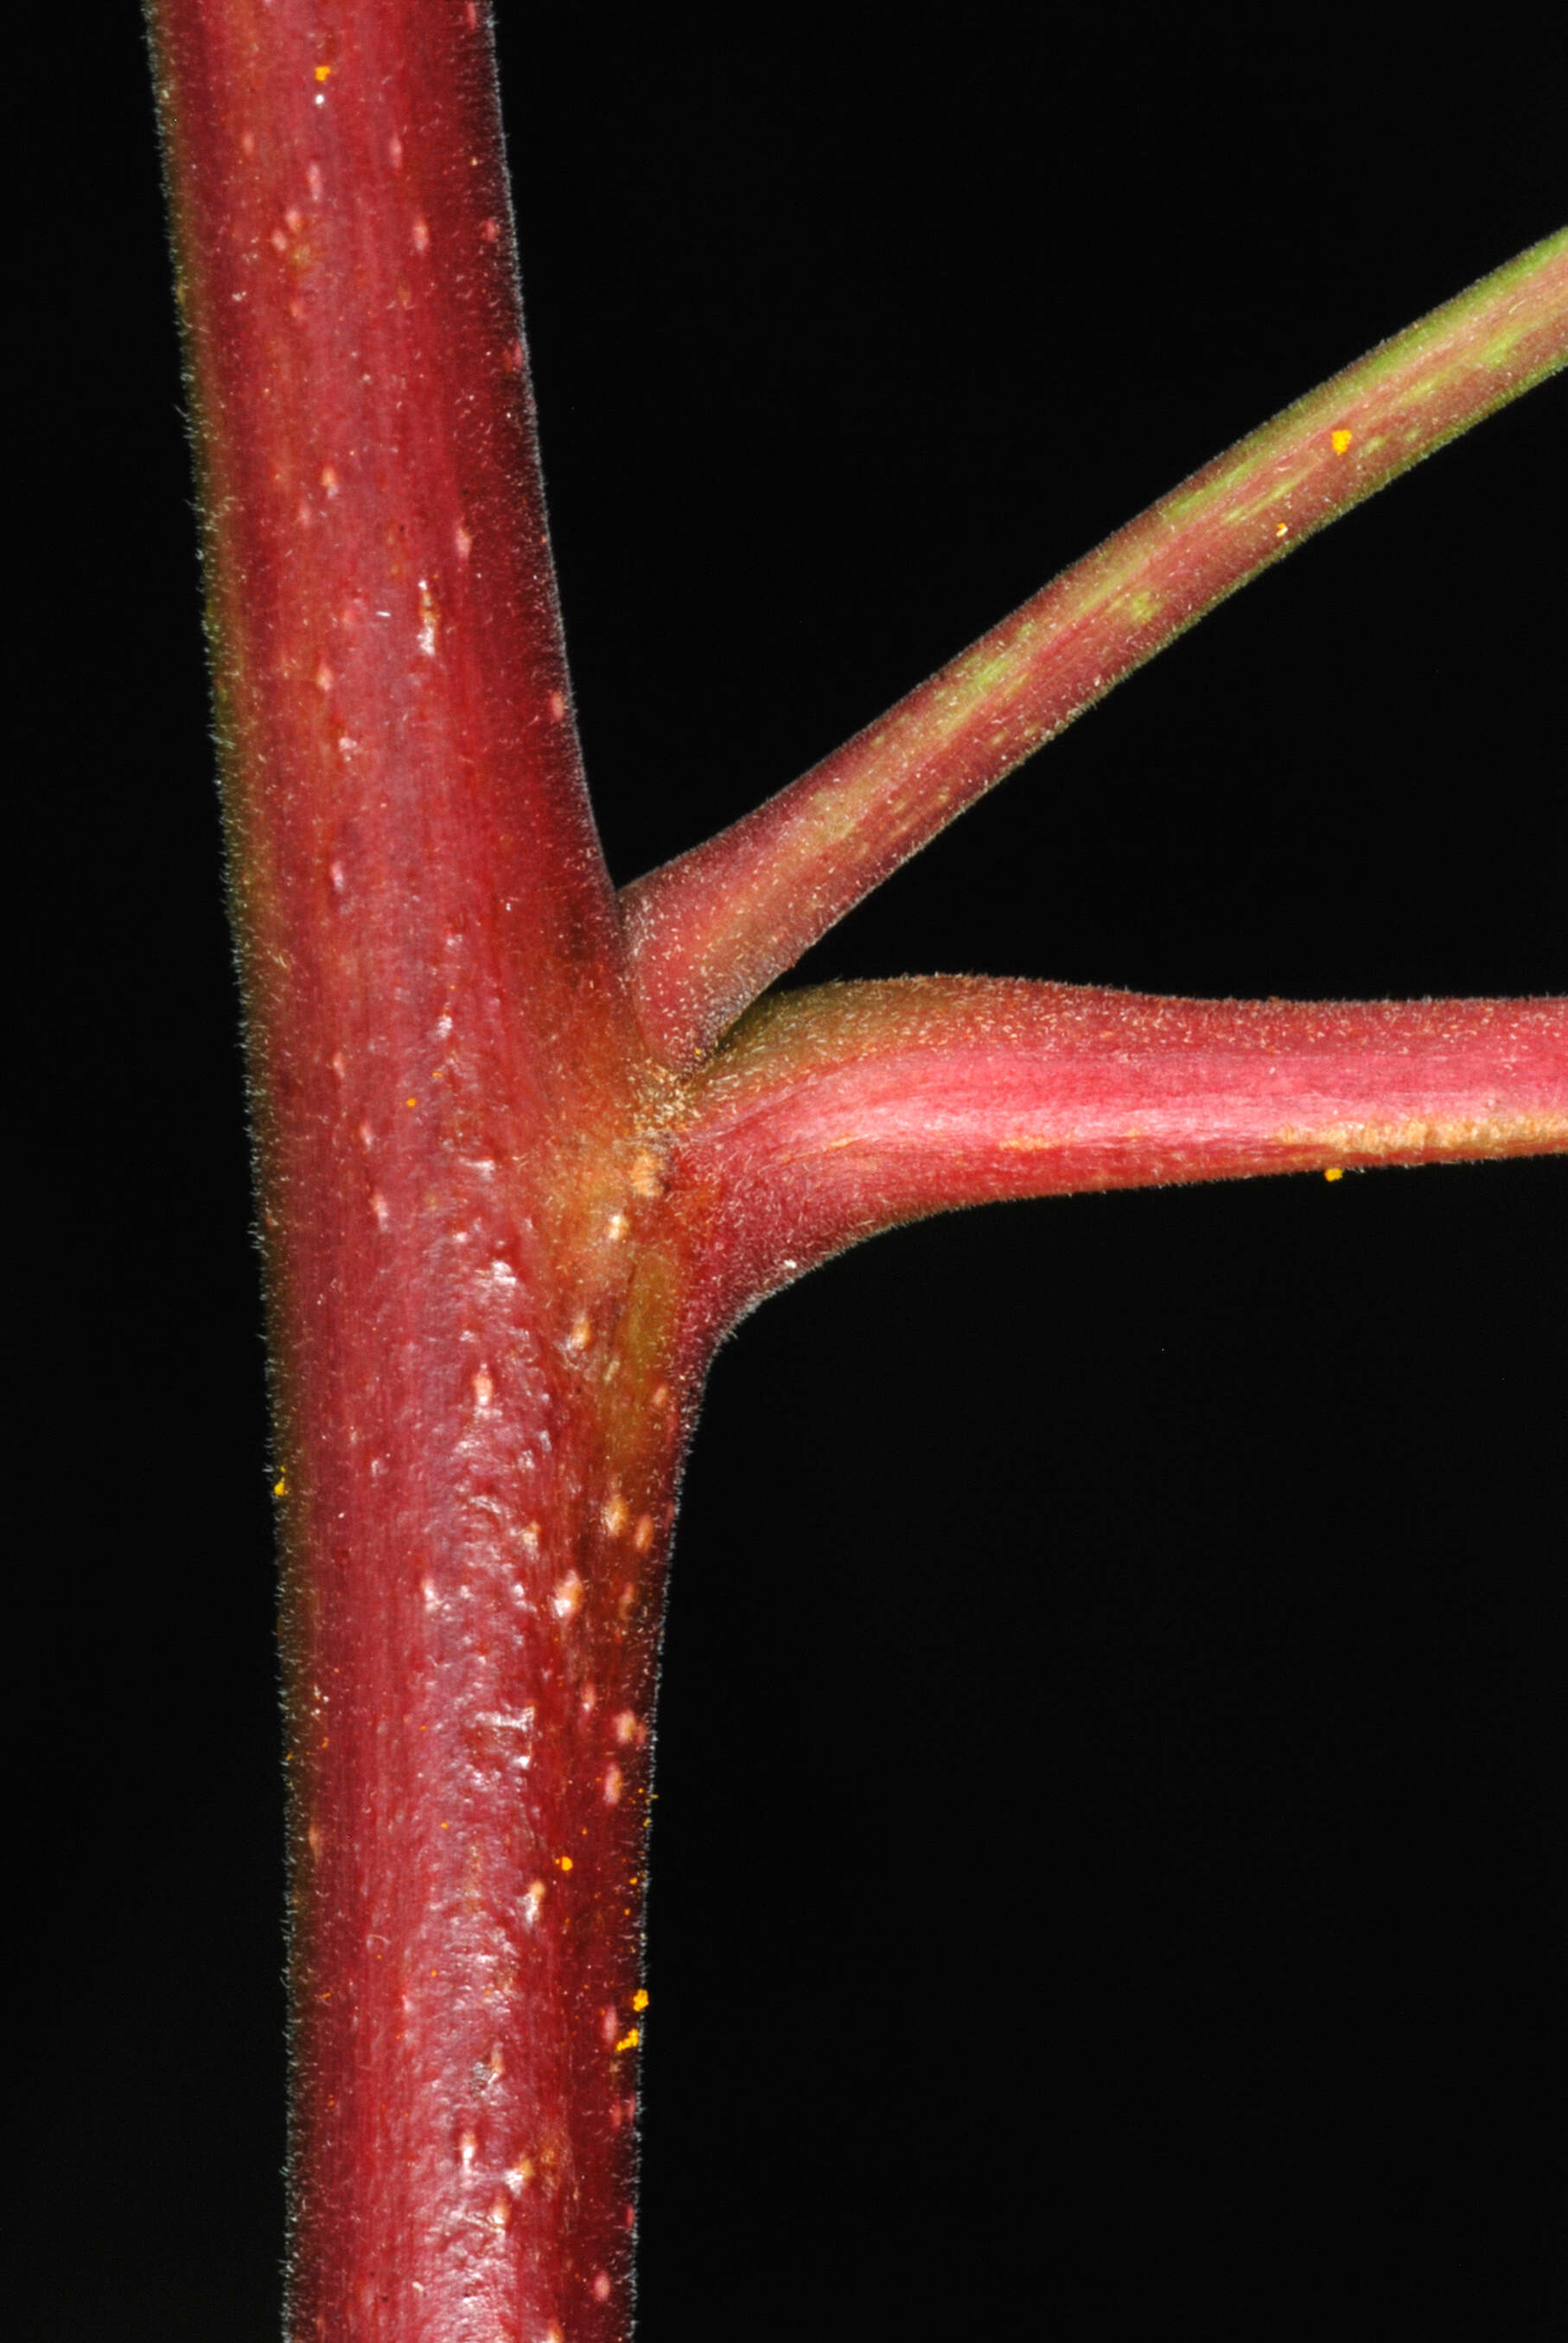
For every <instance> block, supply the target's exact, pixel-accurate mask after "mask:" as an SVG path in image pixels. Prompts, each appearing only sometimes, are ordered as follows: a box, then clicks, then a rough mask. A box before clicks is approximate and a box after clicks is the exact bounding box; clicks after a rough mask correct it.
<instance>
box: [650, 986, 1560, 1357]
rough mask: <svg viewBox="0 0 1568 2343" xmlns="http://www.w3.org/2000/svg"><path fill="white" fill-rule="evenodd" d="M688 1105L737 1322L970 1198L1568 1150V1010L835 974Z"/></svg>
mask: <svg viewBox="0 0 1568 2343" xmlns="http://www.w3.org/2000/svg"><path fill="white" fill-rule="evenodd" d="M687 1096H688V1099H689V1109H688V1112H687V1116H686V1119H685V1121H684V1122H683V1124H682V1125H681V1126H680V1128H679V1131H678V1139H677V1144H676V1149H675V1152H674V1155H673V1158H672V1162H671V1180H672V1186H673V1187H674V1188H675V1189H676V1190H677V1191H678V1192H683V1194H684V1197H685V1199H686V1209H687V1211H688V1212H689V1214H690V1215H691V1217H692V1220H693V1224H694V1225H695V1226H699V1227H701V1228H702V1230H703V1232H704V1241H703V1257H704V1259H705V1261H706V1262H708V1263H709V1272H708V1274H709V1291H708V1292H707V1294H706V1296H705V1297H704V1302H703V1309H704V1314H705V1317H706V1318H707V1319H708V1320H709V1322H711V1323H713V1324H716V1325H719V1324H722V1323H725V1322H729V1320H730V1319H732V1318H733V1317H734V1316H736V1315H737V1314H739V1312H741V1311H743V1310H745V1309H746V1308H748V1307H749V1305H750V1304H751V1303H752V1302H755V1301H756V1300H757V1299H758V1298H759V1297H760V1296H761V1295H762V1294H764V1293H766V1292H769V1291H771V1290H772V1289H773V1288H775V1287H776V1286H779V1285H780V1284H784V1283H787V1282H789V1279H790V1278H791V1277H793V1276H795V1275H796V1274H798V1273H799V1272H801V1271H803V1270H806V1269H808V1268H809V1267H811V1266H812V1265H813V1264H814V1263H815V1262H819V1261H821V1260H823V1259H825V1258H826V1257H827V1256H828V1255H829V1254H830V1253H833V1252H840V1251H842V1250H843V1248H844V1247H845V1246H847V1245H849V1244H851V1243H854V1242H856V1241H857V1240H858V1239H859V1238H861V1237H865V1236H870V1235H872V1234H874V1233H875V1232H877V1231H878V1230H880V1229H885V1228H889V1227H891V1226H892V1225H894V1224H895V1223H896V1222H901V1221H909V1220H914V1219H918V1218H920V1217H921V1216H923V1215H925V1214H927V1213H930V1212H940V1211H943V1210H945V1209H947V1208H949V1207H951V1206H955V1205H963V1204H978V1203H985V1202H992V1201H997V1200H1000V1199H1003V1198H1009V1197H1020V1196H1048V1195H1065V1194H1070V1193H1072V1192H1079V1191H1083V1190H1090V1189H1103V1188H1128V1187H1147V1186H1155V1185H1162V1184H1166V1183H1169V1182H1178V1181H1192V1180H1216V1179H1236V1178H1244V1177H1247V1176H1250V1175H1252V1174H1256V1173H1260V1172H1303V1171H1318V1172H1330V1173H1331V1174H1332V1173H1333V1172H1339V1171H1342V1170H1348V1169H1352V1168H1358V1167H1362V1166H1367V1165H1372V1164H1382V1163H1432V1162H1441V1161H1455V1160H1463V1159H1466V1158H1469V1159H1476V1158H1483V1157H1493V1156H1507V1155H1541V1154H1552V1153H1558V1152H1563V1151H1568V1000H1548V1001H1371V1002H1346V1003H1339V1002H1330V1003H1326V1004H1325V1003H1318V1002H1297V1001H1180V1000H1165V999H1161V998H1159V997H1157V996H1154V995H1150V994H1143V993H1132V992H1112V991H1104V990H1097V989H1091V988H1089V987H1081V986H1076V985H1055V984H1030V983H1024V982H1015V981H995V980H987V979H976V978H951V977H919V978H910V979H905V980H899V981H895V982H890V983H880V984H847V985H833V986H828V987H825V988H822V989H820V990H809V991H803V992H797V993H789V994H785V995H782V996H780V997H779V998H777V999H776V1000H773V1001H768V1002H766V1003H764V1004H763V1006H762V1007H761V1008H760V1009H759V1010H758V1011H756V1012H755V1013H754V1014H753V1015H752V1016H751V1017H749V1018H748V1019H747V1020H746V1021H744V1023H743V1024H742V1025H741V1026H740V1027H739V1029H738V1031H737V1032H736V1033H735V1035H734V1037H733V1038H732V1040H731V1041H730V1042H729V1044H727V1045H726V1047H725V1048H724V1049H722V1050H721V1051H719V1053H718V1055H717V1056H716V1057H715V1058H714V1059H713V1061H711V1064H710V1065H709V1067H708V1068H707V1069H705V1070H704V1071H702V1072H701V1073H700V1074H699V1075H698V1076H697V1077H696V1078H695V1080H694V1081H692V1082H691V1084H690V1085H689V1089H688V1092H687Z"/></svg>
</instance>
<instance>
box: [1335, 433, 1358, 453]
mask: <svg viewBox="0 0 1568 2343" xmlns="http://www.w3.org/2000/svg"><path fill="white" fill-rule="evenodd" d="M1355 436H1356V435H1355V433H1354V432H1353V431H1331V432H1330V434H1329V441H1330V445H1331V446H1332V448H1333V451H1334V453H1335V455H1336V456H1342V455H1343V454H1344V452H1345V449H1346V448H1347V447H1349V446H1350V444H1351V441H1352V439H1353V438H1354V437H1355Z"/></svg>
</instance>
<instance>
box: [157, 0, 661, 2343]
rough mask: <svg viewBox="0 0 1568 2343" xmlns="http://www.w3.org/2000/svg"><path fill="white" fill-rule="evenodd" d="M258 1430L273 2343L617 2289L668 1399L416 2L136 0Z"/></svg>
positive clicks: (479, 107) (501, 315)
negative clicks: (223, 953)
mask: <svg viewBox="0 0 1568 2343" xmlns="http://www.w3.org/2000/svg"><path fill="white" fill-rule="evenodd" d="M152 22H153V34H154V46H155V56H156V73H157V79H158V88H159V102H160V107H161V111H162V117H163V123H164V130H165V140H166V158H167V170H168V179H169V188H170V196H171V203H172V208H173V213H174V220H175V233H176V264H177V269H178V278H179V297H180V304H181V309H182V313H183V317H184V323H185V332H186V353H187V365H188V376H189V382H190V388H191V397H192V405H193V410H194V417H195V426H196V454H197V462H198V469H199V476H200V491H201V501H202V520H203V531H204V543H205V549H206V578H207V596H208V611H209V626H210V631H211V635H212V640H213V654H214V659H213V663H214V673H215V689H216V704H217V720H218V729H219V734H220V739H221V745H222V751H223V773H224V798H225V811H226V833H227V842H228V858H229V883H230V889H231V896H232V904H233V910H234V918H235V926H236V936H237V940H238V945H239V951H240V958H241V962H242V968H243V973H244V980H245V990H246V1018H247V1047H248V1052H249V1065H250V1076H251V1089H252V1101H253V1112H254V1116H255V1122H256V1141H257V1164H258V1182H259V1189H260V1203H261V1219H262V1225H263V1233H264V1240H265V1252H266V1271H267V1283H268V1307H269V1313H270V1324H271V1345H272V1356H273V1362H274V1377H275V1398H276V1415H277V1439H278V1450H279V1473H278V1481H277V1492H278V1496H279V1500H280V1508H281V1515H282V1523H283V1545H284V1555H285V1625H284V1653H285V1670H286V1700H287V1723H288V1741H289V1749H288V1762H289V1771H290V1779H291V1783H292V1799H291V1816H292V1820H291V1835H292V1837H291V1845H292V1881H293V1886H292V1898H293V1911H292V1942H291V1978H292V1987H291V1989H292V2006H293V2026H294V2036H293V2059H294V2067H293V2074H294V2083H293V2088H294V2104H293V2130H292V2148H291V2167H292V2168H291V2199H292V2219H293V2236H292V2247H291V2281H290V2283H291V2293H290V2308H289V2323H290V2332H291V2334H292V2335H293V2336H294V2337H295V2338H298V2339H299V2343H307V2338H309V2343H317V2338H322V2339H323V2343H351V2338H360V2337H370V2336H375V2337H377V2338H408V2339H409V2343H412V2338H427V2343H432V2339H435V2338H438V2343H547V2338H561V2337H568V2336H569V2337H570V2338H572V2343H579V2338H580V2339H581V2343H589V2338H593V2339H594V2343H609V2338H615V2337H620V2336H624V2334H625V2333H626V2332H627V2329H628V2318H629V2275H630V2247H631V2237H630V2224H631V2220H632V2212H631V2190H632V2183H633V2177H634V2145H633V2131H634V2127H633V2122H632V2117H633V2114H634V2110H635V2101H636V2082H635V2074H636V2046H637V2041H638V2032H639V2014H640V1998H639V1997H640V1991H641V1987H640V1974H641V1972H640V1957H641V1956H640V1938H641V1910H642V1889H641V1875H642V1871H643V1862H642V1845H643V1831H644V1827H645V1824H646V1804H645V1800H646V1790H647V1767H648V1705H649V1701H650V1697H651V1685H652V1668H653V1662H654V1646H655V1638H656V1634H657V1620H658V1597H659V1581H660V1575H661V1572H662V1565H663V1556H664V1552H665V1547H666V1543H667V1538H668V1524H669V1517H670V1513H671V1509H672V1502H673V1489H674V1480H675V1473H676V1471H677V1468H678V1456H679V1451H680V1446H681V1442H682V1438H683V1428H684V1423H685V1418H686V1413H687V1410H688V1407H689V1397H690V1384H689V1378H688V1379H686V1380H684V1381H683V1380H682V1379H681V1378H680V1377H679V1376H678V1375H677V1374H676V1373H675V1372H674V1370H673V1368H672V1367H671V1366H670V1365H669V1363H668V1354H669V1337H670V1325H671V1312H672V1303H671V1301H670V1293H671V1290H672V1289H671V1285H670V1278H669V1274H668V1262H666V1261H665V1259H664V1257H663V1256H662V1255H661V1254H660V1253H659V1251H658V1243H657V1242H649V1230H650V1223H651V1222H653V1221H654V1220H656V1219H657V1215H658V1209H659V1202H658V1199H659V1192H660V1185H661V1176H660V1171H659V1160H658V1149H657V1145H656V1144H653V1143H650V1141H649V1140H648V1136H647V1133H646V1129H645V1126H646V1125H647V1124H648V1121H649V1114H650V1110H651V1108H652V1106H653V1104H654V1103H655V1098H656V1091H655V1086H654V1084H653V1079H652V1077H651V1076H649V1075H648V1072H647V1071H646V1068H645V1066H644V1063H643V1061H642V1060H641V1058H640V1057H639V1055H638V1045H637V1043H636V1041H635V1029H634V1026H633V1023H632V1020H631V1016H630V1012H629V1009H628V994H627V987H626V982H625V974H624V967H623V959H622V951H621V941H620V932H619V927H618V919H617V915H616V911H615V908H614V903H613V899H612V895H611V891H610V889H609V885H608V879H607V876H606V874H605V870H604V867H603V862H602V859H601V857H600V855H599V852H598V844H597V840H596V839H595V836H594V833H593V828H592V823H591V820H590V817H589V813H588V801H587V797H586V793H585V790H584V788H583V781H582V775H581V771H580V767H579V761H578V749H577V744H576V738H575V732H574V727H573V723H572V720H571V713H570V703H569V691H568V681H567V675H566V667H565V660H564V656H563V651H562V644H561V636H560V628H559V623H558V615H557V609H556V601H555V588H554V582H553V577H552V571H551V565H550V558H549V550H548V542H547V538H546V531H545V521H544V508H543V499H542V495H541V490H540V484H539V476H538V464H537V460H536V456H535V449H534V442H533V434H532V424H531V417H530V412H529V405H528V386H527V377H526V371H525V360H524V352H523V342H522V335H521V325H520V316H519V309H518V297H517V286H516V267H515V260H514V255H513V243H512V235H511V226H510V218H509V207H508V192H507V186H506V181H505V175H504V170H503V165H502V155H501V143H500V131H499V123H498V113H497V105H496V92H495V75H494V65H493V60H492V55H491V50H490V43H489V34H488V25H487V18H486V15H485V12H483V11H481V10H480V9H479V8H477V7H476V6H475V5H466V4H465V0H335V5H333V6H332V7H331V8H330V9H328V10H325V11H324V10H322V9H321V8H319V7H318V6H317V5H315V0H153V6H152Z"/></svg>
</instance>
